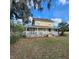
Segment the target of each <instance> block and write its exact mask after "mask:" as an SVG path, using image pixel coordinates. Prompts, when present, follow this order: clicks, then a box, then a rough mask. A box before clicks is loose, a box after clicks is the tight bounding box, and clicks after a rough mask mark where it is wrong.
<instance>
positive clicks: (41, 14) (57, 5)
mask: <svg viewBox="0 0 79 59" xmlns="http://www.w3.org/2000/svg"><path fill="white" fill-rule="evenodd" d="M51 3H52V5H51V8H50V10H48V8H47V2H42V3H41V5H42V6H43V8H44V9H43V11H38V10H34V9H32V10H31V13H32V14H33V17H34V18H47V19H50V20H53V21H57V22H61V21H65V22H68V21H69V0H52V2H51Z"/></svg>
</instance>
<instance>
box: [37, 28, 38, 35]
mask: <svg viewBox="0 0 79 59" xmlns="http://www.w3.org/2000/svg"><path fill="white" fill-rule="evenodd" d="M37 36H38V27H37Z"/></svg>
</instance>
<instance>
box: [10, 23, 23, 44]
mask: <svg viewBox="0 0 79 59" xmlns="http://www.w3.org/2000/svg"><path fill="white" fill-rule="evenodd" d="M10 28H11V31H10V43H11V44H13V43H15V42H16V41H18V40H19V39H20V38H22V33H23V30H24V27H23V25H21V24H14V23H11V24H10Z"/></svg>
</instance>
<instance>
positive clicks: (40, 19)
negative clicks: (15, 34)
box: [33, 18, 54, 22]
mask: <svg viewBox="0 0 79 59" xmlns="http://www.w3.org/2000/svg"><path fill="white" fill-rule="evenodd" d="M33 20H39V21H47V22H54V21H52V20H50V19H43V18H33Z"/></svg>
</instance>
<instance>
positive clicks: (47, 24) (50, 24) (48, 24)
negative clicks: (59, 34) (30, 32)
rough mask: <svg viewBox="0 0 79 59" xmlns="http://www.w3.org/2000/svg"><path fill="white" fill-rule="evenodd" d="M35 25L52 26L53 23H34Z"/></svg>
mask: <svg viewBox="0 0 79 59" xmlns="http://www.w3.org/2000/svg"><path fill="white" fill-rule="evenodd" d="M35 25H38V26H49V27H51V26H53V22H47V21H37V20H36V21H35Z"/></svg>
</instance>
